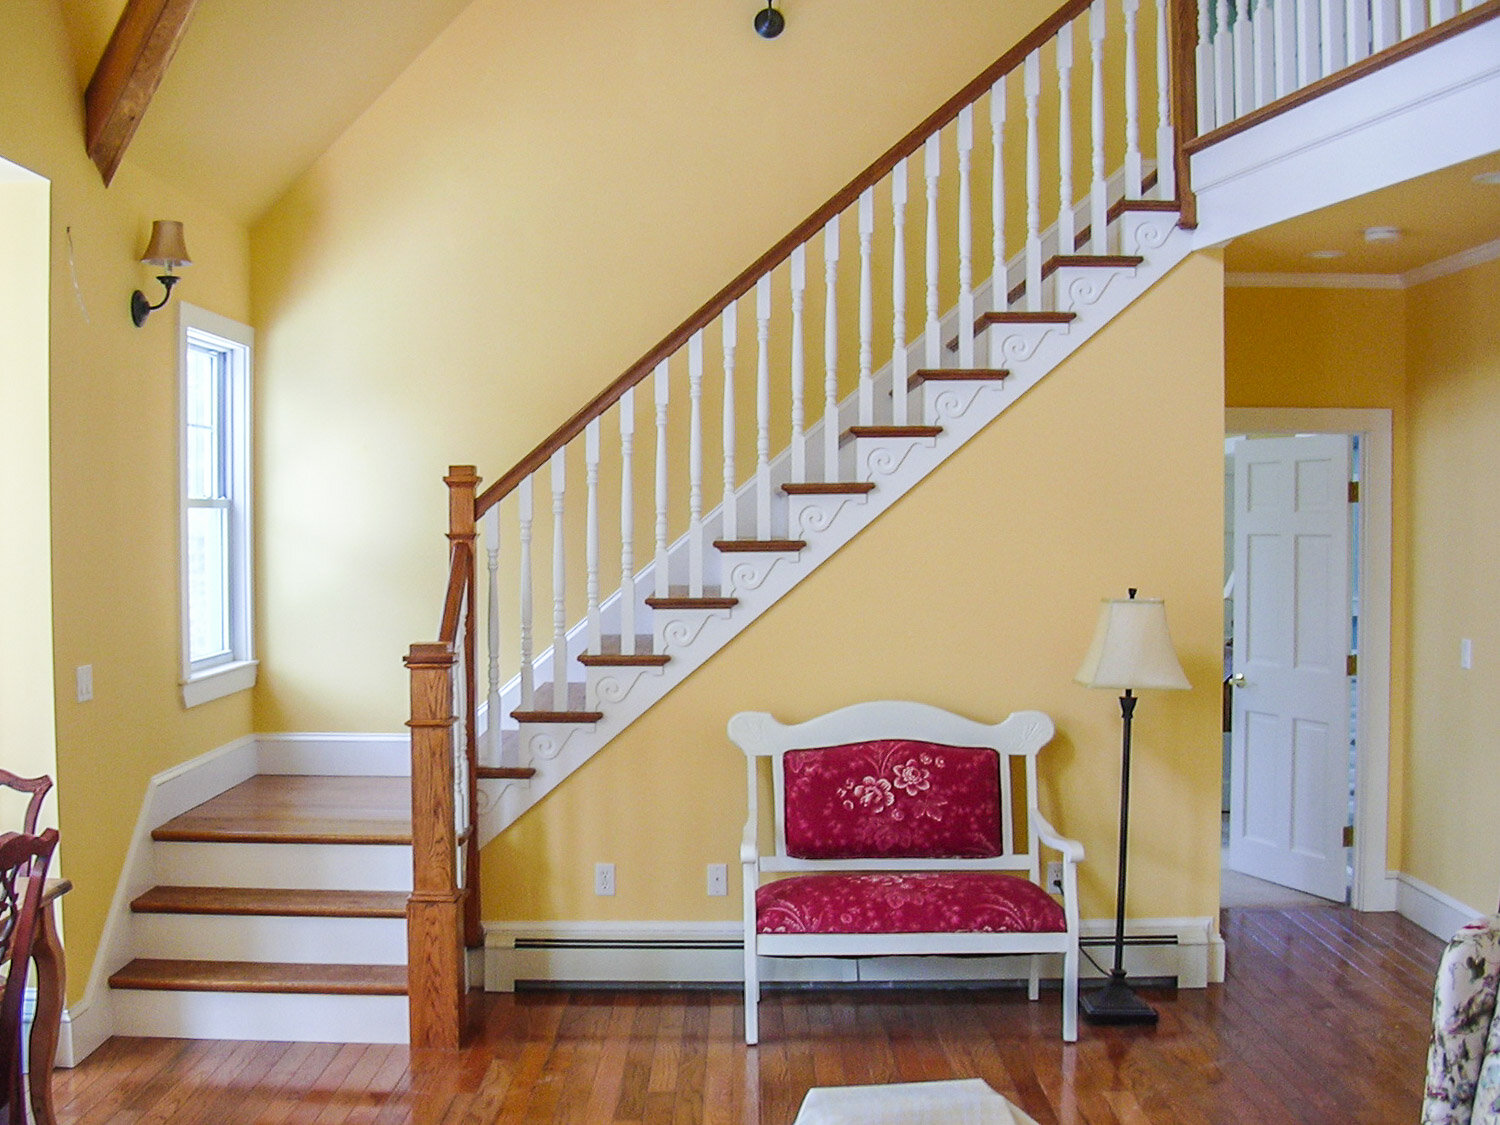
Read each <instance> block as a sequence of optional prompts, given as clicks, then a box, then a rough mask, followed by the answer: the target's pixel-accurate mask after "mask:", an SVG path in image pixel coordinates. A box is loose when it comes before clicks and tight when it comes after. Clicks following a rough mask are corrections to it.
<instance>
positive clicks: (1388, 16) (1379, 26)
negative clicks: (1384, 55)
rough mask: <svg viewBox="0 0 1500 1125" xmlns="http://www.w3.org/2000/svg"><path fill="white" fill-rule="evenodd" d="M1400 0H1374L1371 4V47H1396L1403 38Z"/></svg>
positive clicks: (1372, 48) (1381, 49)
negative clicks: (1399, 7)
mask: <svg viewBox="0 0 1500 1125" xmlns="http://www.w3.org/2000/svg"><path fill="white" fill-rule="evenodd" d="M1397 3H1398V0H1372V3H1371V4H1370V48H1371V50H1372V51H1383V50H1385V49H1386V48H1387V47H1394V46H1395V45H1396V42H1397V40H1399V39H1400V38H1401V15H1400V12H1399V11H1398V9H1397Z"/></svg>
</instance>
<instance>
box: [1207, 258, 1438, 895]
mask: <svg viewBox="0 0 1500 1125" xmlns="http://www.w3.org/2000/svg"><path fill="white" fill-rule="evenodd" d="M1406 308H1407V306H1406V295H1405V293H1404V292H1403V291H1402V290H1397V289H1270V288H1266V289H1262V288H1240V287H1235V288H1229V289H1226V290H1225V291H1224V401H1225V405H1226V406H1261V407H1292V406H1297V407H1317V408H1327V407H1343V408H1364V409H1383V410H1389V411H1390V412H1391V427H1392V461H1393V469H1394V472H1395V478H1396V479H1395V481H1394V486H1393V491H1392V497H1391V520H1392V529H1391V555H1392V558H1391V762H1390V809H1389V815H1388V817H1387V822H1388V850H1387V856H1386V859H1387V863H1388V865H1389V867H1390V869H1391V870H1393V871H1399V870H1401V869H1402V854H1403V853H1402V836H1403V828H1402V825H1403V813H1404V807H1405V782H1406V777H1407V763H1406V747H1407V740H1406V715H1407V698H1408V696H1407V690H1408V689H1407V685H1408V682H1409V679H1408V669H1407V632H1408V621H1409V614H1410V606H1409V599H1408V596H1407V582H1408V575H1409V573H1410V567H1409V561H1410V560H1409V547H1410V542H1411V539H1410V535H1411V532H1410V528H1411V517H1410V508H1409V503H1408V493H1407V489H1406V485H1405V480H1406V463H1407V444H1408V425H1407V407H1406V382H1407V372H1406V363H1407V337H1406V327H1407V325H1406V316H1407V313H1406Z"/></svg>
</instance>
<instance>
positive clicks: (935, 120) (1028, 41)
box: [474, 0, 1196, 517]
mask: <svg viewBox="0 0 1500 1125" xmlns="http://www.w3.org/2000/svg"><path fill="white" fill-rule="evenodd" d="M1090 2H1091V0H1068V2H1067V3H1065V4H1064V5H1063V6H1062V7H1060V8H1058V9H1057V11H1055V12H1053V13H1052V15H1050V16H1048V17H1047V18H1046V19H1045V20H1043V21H1042V22H1041V23H1040V24H1038V25H1037V26H1036V27H1035V28H1034V29H1033V30H1032V31H1031V32H1030V34H1028V35H1027V36H1026V37H1025V38H1024V39H1022V40H1021V41H1020V42H1019V43H1017V44H1016V45H1015V46H1014V47H1012V48H1011V49H1010V50H1008V51H1006V52H1005V54H1003V55H1001V56H1000V57H999V58H998V59H996V60H995V61H994V62H993V63H991V64H990V65H989V66H988V67H986V68H985V70H984V71H983V72H982V73H981V74H980V75H979V76H978V77H977V78H975V79H974V80H973V81H971V82H970V83H969V84H968V85H967V86H965V87H964V88H963V89H962V90H960V91H959V92H958V93H956V94H954V95H953V97H951V98H949V99H948V100H947V101H946V102H944V103H943V104H942V105H941V106H939V107H938V108H937V110H935V111H934V112H933V113H931V114H929V115H928V116H927V118H926V119H925V120H924V121H923V122H922V123H921V124H920V125H918V126H917V127H916V128H915V129H913V130H912V131H911V132H910V133H908V134H906V136H904V137H903V138H901V140H899V141H897V142H896V143H895V144H894V145H892V146H891V147H890V148H889V149H887V150H886V152H885V154H884V155H883V156H881V157H880V158H879V159H877V160H876V161H875V162H874V163H873V164H871V165H870V166H869V167H868V168H866V169H865V170H864V171H863V172H861V173H860V174H859V175H857V176H855V177H854V179H852V180H850V181H849V183H848V184H847V185H846V186H845V187H844V188H843V189H842V190H841V191H839V192H837V193H836V194H835V195H834V196H833V197H832V198H831V199H829V200H828V202H826V203H824V204H823V206H821V207H819V208H818V209H817V210H816V211H814V212H813V213H812V214H811V215H809V216H808V217H807V218H806V219H804V220H803V221H802V222H801V223H799V224H798V225H797V226H796V227H795V228H793V230H792V231H791V233H790V234H788V235H787V236H786V237H785V238H783V239H782V240H781V241H780V242H778V243H776V245H775V246H773V247H771V249H769V250H767V251H766V252H765V253H764V254H762V255H761V256H760V257H759V258H757V259H756V260H755V261H754V262H753V263H752V264H751V265H750V266H749V267H748V268H747V269H745V270H744V271H742V272H741V273H740V274H739V276H738V277H736V278H735V279H734V280H733V281H731V282H730V283H729V284H728V285H726V286H724V288H723V289H721V290H719V292H718V293H717V294H715V295H714V296H713V297H711V298H710V299H709V300H708V302H707V303H706V304H704V305H703V306H702V307H701V308H700V309H698V311H697V312H695V313H693V315H692V316H690V317H688V318H687V319H686V320H685V321H683V322H682V323H681V324H679V325H678V326H677V327H676V328H674V329H673V330H672V331H671V332H669V333H668V334H667V336H666V337H665V338H664V339H663V340H662V341H661V342H660V343H659V344H657V345H656V346H655V347H654V348H652V349H651V350H650V351H648V352H647V353H646V354H645V355H643V356H641V358H640V359H638V360H636V361H635V363H633V364H631V365H630V367H628V368H626V369H625V373H624V374H623V375H621V376H620V377H619V378H618V379H616V380H615V381H614V382H612V383H611V384H610V385H609V386H607V387H605V388H604V390H602V391H600V392H599V393H598V394H597V395H595V396H594V397H593V399H591V400H590V401H589V403H588V404H587V405H586V406H584V407H583V409H581V410H579V411H578V413H576V414H574V415H573V417H571V418H569V419H568V420H567V421H566V422H564V423H563V424H562V425H561V426H559V427H558V428H557V429H556V430H555V431H554V432H553V433H552V436H551V437H549V438H547V439H546V440H545V441H543V442H542V443H541V444H540V445H538V446H537V447H536V448H535V449H533V450H532V451H531V452H530V453H528V454H527V455H526V456H525V457H523V458H521V460H520V461H519V462H517V464H516V465H515V467H514V468H512V469H511V470H510V471H509V472H507V473H505V474H504V475H502V476H501V477H500V478H499V479H497V480H496V481H495V483H494V484H492V485H490V486H489V487H488V488H486V489H485V490H484V491H483V492H482V493H480V494H479V497H478V499H477V500H476V502H475V505H474V514H475V516H476V517H477V516H482V515H484V513H485V512H487V511H489V510H490V508H492V507H494V506H495V505H496V504H498V503H499V502H500V501H501V500H503V499H504V498H505V497H506V496H508V495H510V493H511V492H512V491H514V490H515V488H516V486H517V485H519V484H520V483H521V482H522V481H523V480H525V479H526V478H527V477H529V476H530V475H531V474H532V473H534V472H536V471H537V470H538V469H540V468H541V467H542V466H543V465H545V464H546V463H547V461H548V459H549V458H551V456H552V455H553V454H554V453H556V452H557V451H558V450H559V449H561V448H562V447H563V446H565V445H567V444H568V443H569V442H571V441H572V440H573V439H574V438H576V437H577V436H578V435H579V434H581V433H583V431H584V429H585V428H586V427H587V426H588V424H589V423H590V422H592V421H593V420H594V419H596V418H599V417H601V416H602V415H603V414H604V412H605V411H606V410H608V409H609V408H610V407H611V406H613V405H614V404H615V403H616V402H618V401H619V399H620V396H621V395H623V394H624V393H625V392H626V391H628V390H629V389H630V388H631V387H634V386H635V385H636V384H637V383H639V382H641V381H642V380H643V379H645V378H646V376H647V375H649V374H650V373H651V372H652V371H654V370H655V369H656V365H657V364H658V363H660V362H661V361H662V360H664V359H667V358H668V357H669V356H671V355H673V354H674V353H675V352H677V351H678V349H680V348H681V347H682V346H683V345H684V344H686V343H687V342H688V340H689V339H690V338H691V337H692V335H693V333H695V332H698V331H701V330H702V329H704V328H706V327H707V326H708V325H710V324H712V323H713V321H714V318H715V317H717V316H718V315H719V314H720V313H721V312H723V311H724V309H725V308H726V307H728V305H729V304H730V302H732V301H736V300H738V299H739V298H741V297H743V296H744V295H745V294H746V293H748V292H749V291H750V290H751V288H752V287H753V286H754V285H755V283H756V282H757V281H759V280H760V279H761V278H762V277H764V276H765V275H766V274H768V273H770V272H771V270H773V269H775V268H776V267H777V266H778V265H780V264H781V263H782V262H783V261H785V260H786V259H787V258H788V257H790V256H791V253H792V251H793V250H795V249H796V248H797V247H798V246H801V245H802V244H803V243H804V242H806V241H807V240H808V239H810V238H812V236H813V235H815V234H816V233H817V232H818V231H820V230H822V229H823V227H824V226H826V225H827V224H828V220H830V219H832V218H833V217H834V216H835V215H838V214H842V213H843V211H844V210H845V209H846V208H848V207H849V206H851V205H852V204H853V203H854V202H855V201H856V200H858V199H859V197H860V193H862V192H863V191H864V190H865V189H866V188H870V187H873V186H874V185H875V184H877V183H879V182H880V181H881V180H882V179H884V178H885V177H886V176H887V175H888V174H889V173H890V172H891V170H892V169H894V168H895V167H896V165H897V164H899V163H900V162H901V161H902V160H904V159H905V158H907V157H909V156H911V155H913V154H914V153H916V152H917V151H918V150H919V149H920V148H921V147H922V145H923V144H924V143H925V142H926V140H927V138H928V137H930V136H932V135H933V134H934V133H936V132H937V131H938V130H939V129H941V128H942V127H943V126H944V125H947V124H948V123H949V122H951V121H952V120H954V118H956V117H957V116H958V114H959V112H960V111H961V110H962V109H963V108H964V107H965V106H967V105H970V104H972V103H973V102H974V101H976V100H977V99H978V98H979V96H980V95H981V94H983V93H984V92H985V91H986V90H988V89H989V88H990V87H991V86H993V85H994V84H995V83H996V82H998V81H999V80H1000V79H1001V78H1003V77H1005V76H1006V75H1007V74H1009V73H1010V72H1011V71H1012V70H1014V69H1015V68H1016V67H1018V66H1020V65H1021V64H1022V63H1023V62H1025V61H1026V56H1027V55H1029V54H1031V52H1032V51H1035V50H1037V49H1038V48H1040V47H1042V46H1043V45H1044V44H1046V43H1047V42H1049V41H1050V40H1051V39H1052V37H1053V36H1054V35H1056V34H1057V32H1058V31H1059V29H1061V28H1062V27H1063V25H1064V24H1067V23H1069V22H1071V21H1072V20H1074V19H1077V18H1078V17H1079V16H1080V15H1082V14H1083V13H1084V12H1086V11H1088V9H1089V5H1090ZM1195 34H1196V30H1195Z"/></svg>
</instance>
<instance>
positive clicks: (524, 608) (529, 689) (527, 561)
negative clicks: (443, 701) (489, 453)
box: [516, 476, 536, 711]
mask: <svg viewBox="0 0 1500 1125" xmlns="http://www.w3.org/2000/svg"><path fill="white" fill-rule="evenodd" d="M531 482H532V477H531V476H527V477H526V478H525V479H524V480H522V481H521V483H520V485H518V486H517V488H516V503H517V507H518V508H519V520H518V522H519V525H520V535H519V538H520V541H521V581H520V587H521V606H520V609H521V613H520V622H519V624H520V633H521V638H520V639H521V706H520V708H518V709H519V710H521V711H531V710H534V709H535V707H536V664H535V662H534V660H533V659H532V640H531V615H532V604H531V603H532V592H531V519H532V485H531Z"/></svg>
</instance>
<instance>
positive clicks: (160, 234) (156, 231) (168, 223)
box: [130, 219, 193, 328]
mask: <svg viewBox="0 0 1500 1125" xmlns="http://www.w3.org/2000/svg"><path fill="white" fill-rule="evenodd" d="M141 261H142V262H144V263H145V264H146V265H148V266H161V267H162V268H163V269H165V270H166V271H167V272H166V273H164V274H159V275H158V276H157V278H156V280H157V281H159V282H161V283H162V287H163V288H164V289H166V292H165V293H163V294H162V298H161V300H160V301H158V302H156V304H154V305H153V304H151V303H150V302H148V301H147V300H146V295H145V294H144V293H142V292H141V291H140V290H139V289H137V290H136V291H135V292H134V293H132V294H131V295H130V319H131V320H133V321H134V322H135V326H136V327H137V328H139V327H140V326H141V325H143V324H145V323H146V318H147V317H148V316H150V315H151V313H152V312H154V311H155V310H156V309H159V308H161V307H162V306H163V305H165V304H166V303H167V302H168V301H169V300H171V298H172V286H174V285H176V284H177V283H178V282H179V281H181V280H182V278H180V277H177V276H175V275H174V274H173V273H172V271H173V270H175V269H181V268H182V267H183V266H190V265H192V264H193V260H192V259H191V258H189V257H188V252H187V243H186V242H184V241H183V239H182V224H181V223H179V222H177V221H176V220H174V219H157V220H156V221H155V222H154V223H152V224H151V242H150V243H149V244H148V245H147V247H146V252H145V253H144V254H142V255H141Z"/></svg>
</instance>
